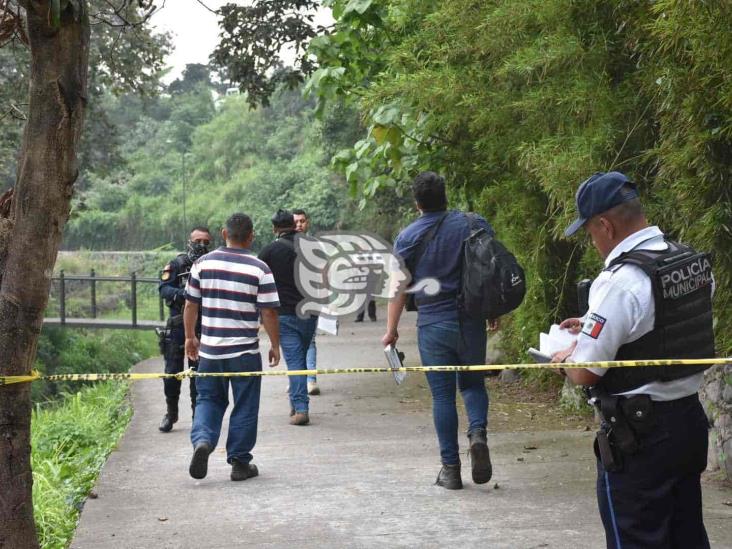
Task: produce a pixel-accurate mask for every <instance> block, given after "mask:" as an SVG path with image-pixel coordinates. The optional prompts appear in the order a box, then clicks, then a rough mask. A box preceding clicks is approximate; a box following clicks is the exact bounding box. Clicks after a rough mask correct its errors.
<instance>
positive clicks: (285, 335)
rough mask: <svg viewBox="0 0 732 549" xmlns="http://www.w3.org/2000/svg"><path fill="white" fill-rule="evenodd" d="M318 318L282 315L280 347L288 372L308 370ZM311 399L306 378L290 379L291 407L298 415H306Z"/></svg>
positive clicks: (295, 377) (296, 377)
mask: <svg viewBox="0 0 732 549" xmlns="http://www.w3.org/2000/svg"><path fill="white" fill-rule="evenodd" d="M317 322H318V318H317V317H315V316H312V317H308V318H300V317H298V316H296V315H283V314H281V315H280V345H281V346H282V354H283V355H285V362H287V369H288V370H306V369H307V352H308V347H309V346H310V343H311V342H312V341H313V335H314V334H315V327H316V325H317ZM309 403H310V399H309V397H308V382H307V379H306V377H305V376H291V377H290V406H291V407H292V408H293V409H294V410H295V412H297V413H306V412H307V411H308V406H309Z"/></svg>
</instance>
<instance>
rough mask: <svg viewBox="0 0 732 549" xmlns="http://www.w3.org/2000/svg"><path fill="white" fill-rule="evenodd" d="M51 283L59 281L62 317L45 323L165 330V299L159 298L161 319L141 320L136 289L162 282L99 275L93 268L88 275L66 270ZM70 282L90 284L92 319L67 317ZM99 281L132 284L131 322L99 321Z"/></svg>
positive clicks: (132, 275)
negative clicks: (162, 328) (139, 286)
mask: <svg viewBox="0 0 732 549" xmlns="http://www.w3.org/2000/svg"><path fill="white" fill-rule="evenodd" d="M51 281H52V282H58V302H59V316H58V317H57V318H46V319H44V323H45V324H55V325H61V326H67V325H68V326H74V327H100V328H123V329H124V328H127V329H133V330H134V329H143V330H145V329H153V328H157V327H162V326H163V325H164V322H163V321H164V320H165V307H164V304H163V299H162V298H161V297H158V302H159V306H158V312H159V320H152V321H151V320H142V321H141V320H139V319H138V314H137V313H138V310H137V309H138V308H137V290H138V284H156V285H157V284H158V283H159V282H160V281H159V280H158V279H157V278H152V277H140V276H137V274H136V273H132V274H131V275H130V276H99V275H97V274H96V272H95V271H94V269H92V270H91V272H90V273H89V274H88V275H70V276H69V275H66V274H65V273H64V271H63V270H61V271H59V274H58V276H52V277H51ZM67 282H88V283H89V285H90V305H91V308H90V310H91V319H89V318H70V317H68V316H67V314H66V293H67V292H66V290H67V288H66V283H67ZM98 282H119V283H124V282H129V284H130V312H131V316H132V318H131V322H130V323H128V322H127V321H125V320H118V319H98V318H97V316H98V308H97V283H98Z"/></svg>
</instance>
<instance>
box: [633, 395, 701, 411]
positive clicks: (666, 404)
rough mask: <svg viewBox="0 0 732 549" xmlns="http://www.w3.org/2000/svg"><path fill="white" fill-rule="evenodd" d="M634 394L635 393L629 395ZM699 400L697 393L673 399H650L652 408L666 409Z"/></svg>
mask: <svg viewBox="0 0 732 549" xmlns="http://www.w3.org/2000/svg"><path fill="white" fill-rule="evenodd" d="M630 396H635V395H630ZM698 400H699V393H694V394H693V395H689V396H685V397H681V398H677V399H675V400H652V401H651V402H653V407H654V408H662V409H664V410H668V409H671V408H683V407H685V406H688V405H689V404H690V403H692V402H694V401H698Z"/></svg>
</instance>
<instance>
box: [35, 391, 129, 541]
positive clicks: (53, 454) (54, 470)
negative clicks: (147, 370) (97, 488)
mask: <svg viewBox="0 0 732 549" xmlns="http://www.w3.org/2000/svg"><path fill="white" fill-rule="evenodd" d="M128 389H129V384H128V383H123V382H104V383H98V384H96V385H94V386H92V387H86V388H84V389H82V390H81V391H79V392H78V393H76V394H73V395H69V396H67V397H66V398H64V399H63V401H61V402H59V404H58V405H57V406H52V407H47V408H42V407H40V406H37V407H36V410H35V411H34V412H33V423H32V445H33V450H32V456H31V464H32V467H33V511H34V513H35V520H36V527H37V530H38V538H39V541H40V544H41V547H43V548H44V549H56V548H64V547H67V546H68V545H69V543H70V542H71V539H72V537H73V535H74V531H75V529H76V523H77V521H78V518H79V513H80V512H81V509H82V507H83V505H84V501H85V500H86V497H87V495H88V494H89V491H90V490H91V488H92V487H93V486H94V482H95V481H96V479H97V476H98V475H99V471H100V470H101V468H102V466H103V465H104V463H105V461H106V460H107V456H108V455H109V453H110V452H111V451H112V450H113V449H114V448H115V446H116V445H117V442H118V441H119V439H120V437H121V436H122V433H124V431H125V429H126V428H127V424H128V423H129V420H130V417H131V416H132V410H131V407H130V405H129V402H128V400H127V398H126V396H127V391H128Z"/></svg>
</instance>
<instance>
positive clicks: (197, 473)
mask: <svg viewBox="0 0 732 549" xmlns="http://www.w3.org/2000/svg"><path fill="white" fill-rule="evenodd" d="M211 452H213V448H211V446H210V445H209V444H208V443H207V442H201V443H200V444H198V445H196V447H195V448H194V449H193V457H192V458H191V465H190V467H188V473H189V474H190V475H191V476H192V477H193V478H197V479H202V478H206V474H207V473H208V456H209V454H210V453H211Z"/></svg>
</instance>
